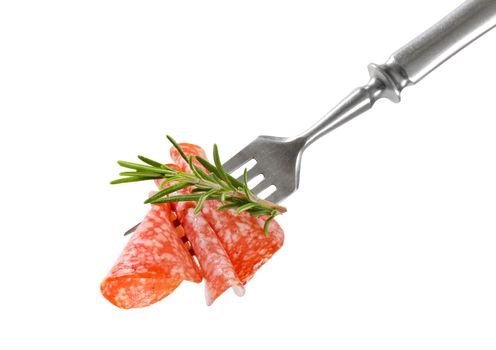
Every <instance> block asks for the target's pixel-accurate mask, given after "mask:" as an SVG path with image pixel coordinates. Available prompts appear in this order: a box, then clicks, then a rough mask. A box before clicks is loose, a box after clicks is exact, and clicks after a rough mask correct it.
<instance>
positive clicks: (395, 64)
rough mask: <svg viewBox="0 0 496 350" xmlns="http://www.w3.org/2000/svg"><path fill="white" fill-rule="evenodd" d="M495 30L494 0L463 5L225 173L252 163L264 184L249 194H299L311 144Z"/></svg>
mask: <svg viewBox="0 0 496 350" xmlns="http://www.w3.org/2000/svg"><path fill="white" fill-rule="evenodd" d="M495 26H496V0H467V1H465V2H464V3H463V4H462V5H460V6H459V7H458V8H456V9H455V10H454V11H453V12H451V13H450V14H448V15H447V16H446V17H444V18H443V19H442V20H440V21H439V22H438V23H436V24H435V25H433V26H432V27H431V28H429V29H428V30H427V31H425V32H424V33H422V34H420V35H419V36H418V37H416V38H415V39H413V40H412V41H410V42H409V43H408V44H406V45H405V46H403V47H402V48H400V49H399V50H398V51H396V52H395V53H393V54H392V55H391V56H390V58H389V59H388V60H387V61H386V63H385V64H382V65H376V64H370V65H369V66H368V70H369V75H370V80H369V82H368V84H366V85H364V86H362V87H359V88H357V89H355V90H354V91H353V92H352V93H351V94H349V95H348V96H347V97H346V98H345V99H344V100H342V101H341V102H340V103H339V104H338V105H337V106H336V107H334V108H333V109H332V110H331V111H330V112H328V113H327V114H326V115H325V116H324V117H323V118H322V119H321V120H319V121H318V122H317V123H316V124H315V125H313V126H312V127H311V128H310V129H308V130H307V131H305V132H304V133H302V134H300V135H298V136H296V137H274V136H259V137H257V138H256V139H255V140H254V141H252V142H251V143H250V144H248V145H247V146H246V147H245V148H243V149H242V150H241V151H239V152H238V153H237V154H236V155H235V156H233V157H232V158H231V159H229V160H228V161H227V162H226V163H225V164H224V168H225V170H226V171H227V172H230V173H231V172H233V171H236V170H237V169H238V168H240V167H241V166H243V165H245V164H246V163H248V162H249V161H251V160H253V159H254V160H255V162H256V163H255V164H254V166H253V167H252V168H251V169H249V170H248V180H252V179H253V178H255V177H256V176H259V175H260V174H261V175H263V180H262V181H261V182H259V183H258V184H257V185H256V186H255V187H253V189H252V191H253V192H254V193H255V194H257V195H258V194H260V193H261V192H262V191H264V190H266V189H267V188H269V187H270V186H275V190H274V191H273V192H272V193H271V194H270V195H269V196H268V197H267V198H266V199H267V200H268V201H271V202H274V203H278V202H281V201H282V200H284V199H285V198H287V197H288V196H289V195H291V194H292V193H293V192H294V191H296V190H297V189H298V185H299V179H300V164H301V157H302V154H303V151H304V150H305V149H306V148H307V147H308V146H309V145H310V144H312V143H313V142H315V141H316V140H317V139H319V138H320V137H322V136H324V135H325V134H327V133H329V132H330V131H332V130H334V129H336V128H337V127H339V126H341V125H343V124H344V123H346V122H348V121H350V120H351V119H353V118H355V117H356V116H358V115H360V114H362V113H364V112H366V111H367V110H369V109H370V108H372V106H373V105H374V103H375V102H376V101H377V100H379V99H381V98H387V99H389V100H391V101H393V102H396V103H398V102H400V94H401V91H402V90H403V89H404V88H405V87H407V86H410V85H414V84H416V83H417V82H419V81H420V80H421V79H422V78H424V77H425V76H426V75H427V74H429V73H430V72H432V71H433V70H434V69H435V68H437V67H438V66H440V65H441V64H442V63H444V62H445V61H446V60H447V59H449V58H450V57H451V56H453V55H454V54H456V53H457V52H458V51H460V50H461V49H463V48H464V47H465V46H467V45H468V44H470V43H471V42H473V41H474V40H476V39H477V38H479V37H480V36H482V35H483V34H485V33H486V32H488V31H489V30H491V29H492V28H494V27H495Z"/></svg>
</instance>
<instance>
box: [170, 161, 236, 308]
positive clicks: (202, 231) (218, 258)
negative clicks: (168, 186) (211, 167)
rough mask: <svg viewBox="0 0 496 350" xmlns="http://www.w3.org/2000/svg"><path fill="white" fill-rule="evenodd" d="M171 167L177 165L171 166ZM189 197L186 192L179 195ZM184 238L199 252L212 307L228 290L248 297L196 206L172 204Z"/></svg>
mask: <svg viewBox="0 0 496 350" xmlns="http://www.w3.org/2000/svg"><path fill="white" fill-rule="evenodd" d="M167 165H168V166H170V167H176V165H171V164H167ZM186 193H189V189H187V188H185V189H182V190H180V191H178V194H186ZM172 206H173V209H174V210H175V212H176V214H177V217H178V219H179V222H180V223H181V226H182V229H183V230H184V234H185V235H186V237H187V238H188V241H189V242H190V244H191V247H192V248H193V251H194V252H195V255H196V258H197V259H198V263H199V264H200V268H201V271H202V273H203V277H204V278H205V299H206V301H207V305H211V304H212V303H213V302H214V301H215V299H217V298H218V297H219V296H220V295H221V294H222V293H224V292H225V291H226V290H227V289H229V288H232V289H233V291H234V292H235V293H236V295H238V296H242V295H244V292H245V290H244V287H243V283H242V282H241V281H240V279H239V278H238V276H237V275H236V272H235V271H234V267H233V264H232V262H231V260H230V259H229V256H228V254H227V252H226V251H225V249H224V247H223V245H222V243H221V241H220V240H219V238H218V236H217V235H216V234H215V232H214V230H213V229H212V228H211V227H210V225H209V223H208V222H207V220H206V219H205V218H204V217H203V214H202V213H198V214H195V213H194V207H195V204H194V203H193V202H177V203H172Z"/></svg>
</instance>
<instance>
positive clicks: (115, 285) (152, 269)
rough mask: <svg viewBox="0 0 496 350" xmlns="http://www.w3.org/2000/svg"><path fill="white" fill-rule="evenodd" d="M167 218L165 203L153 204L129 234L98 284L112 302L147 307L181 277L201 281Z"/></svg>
mask: <svg viewBox="0 0 496 350" xmlns="http://www.w3.org/2000/svg"><path fill="white" fill-rule="evenodd" d="M170 217H171V211H170V206H169V205H168V204H165V205H162V204H161V205H152V208H151V209H150V211H149V212H148V214H147V215H146V217H145V219H144V220H143V222H142V223H141V224H140V226H139V227H138V228H137V229H136V232H135V233H134V234H133V235H132V236H131V238H130V240H129V242H128V244H127V245H126V247H125V248H124V250H123V252H122V254H121V255H120V257H119V258H118V259H117V261H116V263H115V265H114V266H113V268H112V269H111V271H110V272H109V274H108V275H107V277H106V278H105V279H104V280H103V282H102V284H101V286H100V288H101V292H102V294H103V295H104V296H105V298H107V299H108V300H109V301H110V302H111V303H112V304H114V305H116V306H118V307H120V308H124V309H129V308H136V307H143V306H147V305H150V304H153V303H155V302H157V301H159V300H161V299H163V298H164V297H166V296H167V295H169V294H170V293H172V292H173V291H174V289H176V288H177V287H178V286H179V284H180V283H181V282H182V281H183V280H189V281H192V282H200V281H201V280H202V276H201V273H200V271H199V269H198V267H197V266H196V264H195V262H194V260H193V259H192V257H191V255H190V254H189V252H188V250H187V249H186V247H185V246H184V244H183V242H182V241H181V238H180V237H179V234H178V233H177V232H176V230H175V228H174V226H173V225H172V223H171V219H170Z"/></svg>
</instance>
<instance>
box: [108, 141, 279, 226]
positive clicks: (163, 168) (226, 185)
mask: <svg viewBox="0 0 496 350" xmlns="http://www.w3.org/2000/svg"><path fill="white" fill-rule="evenodd" d="M167 138H168V139H169V141H170V142H171V143H172V145H173V146H174V147H175V148H176V149H177V151H178V152H179V154H180V155H181V157H182V158H183V159H184V160H185V161H186V162H187V163H188V164H189V167H190V169H191V172H184V171H180V170H176V169H174V168H171V167H169V166H167V165H164V164H162V163H159V162H157V161H154V160H152V159H150V158H147V157H144V156H138V158H139V159H140V160H141V161H142V162H143V164H138V163H132V162H124V161H118V162H117V163H118V164H119V165H120V166H122V167H123V168H126V169H131V170H134V171H125V172H122V173H120V174H119V175H120V176H122V177H121V178H119V179H117V180H114V181H112V182H111V184H120V183H128V182H136V181H146V180H156V179H159V180H163V181H162V184H161V188H162V190H160V191H159V192H157V193H156V194H154V195H153V196H151V197H150V198H148V199H147V200H145V203H152V204H157V203H168V202H181V201H196V202H197V204H196V207H195V211H194V212H195V214H197V213H199V212H200V211H201V208H202V207H203V205H204V204H205V201H207V200H219V201H221V202H222V204H223V205H222V206H220V207H219V209H218V210H227V209H235V213H236V214H237V215H238V214H240V213H241V212H243V211H246V212H248V213H249V214H250V215H252V216H267V217H268V218H267V219H266V221H265V225H264V232H265V234H266V235H267V234H268V232H269V224H270V222H271V221H272V220H273V219H274V218H275V217H276V216H277V215H280V214H282V213H285V212H286V208H284V207H282V206H280V205H278V204H276V203H272V202H269V201H266V200H264V199H261V198H259V197H257V196H256V195H255V194H254V193H253V192H252V191H251V190H250V188H249V187H248V181H247V171H246V169H245V171H244V176H243V181H239V180H237V179H235V178H234V177H232V176H231V175H229V174H228V173H227V172H226V171H225V169H224V167H223V166H222V163H221V161H220V156H219V150H218V147H217V145H214V150H213V159H214V164H212V163H210V162H209V161H208V160H206V159H204V158H202V157H199V156H195V157H192V156H187V155H186V154H185V153H184V151H183V150H182V149H181V146H179V144H178V143H177V142H176V141H175V140H174V139H173V138H172V137H170V136H167ZM195 160H196V161H197V162H198V163H199V164H201V165H202V166H203V168H204V169H205V170H206V171H204V170H203V169H202V168H201V167H199V166H198V165H197V164H196V163H195ZM166 185H168V186H166ZM186 187H189V188H190V189H191V191H190V192H191V193H190V194H175V193H176V192H177V191H179V190H181V189H184V188H186Z"/></svg>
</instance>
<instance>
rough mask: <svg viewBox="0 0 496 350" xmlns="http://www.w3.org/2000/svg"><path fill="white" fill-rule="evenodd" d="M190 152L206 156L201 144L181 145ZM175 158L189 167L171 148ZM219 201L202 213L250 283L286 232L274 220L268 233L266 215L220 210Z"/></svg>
mask: <svg viewBox="0 0 496 350" xmlns="http://www.w3.org/2000/svg"><path fill="white" fill-rule="evenodd" d="M180 146H181V148H182V149H183V151H184V153H185V154H187V155H193V156H201V157H203V158H206V155H205V152H204V151H203V149H202V148H201V147H199V146H196V145H193V144H188V143H182V144H180ZM171 157H172V159H173V161H174V162H175V163H176V164H177V165H178V166H179V167H180V168H181V169H182V170H183V171H187V170H188V169H189V167H188V164H187V163H186V162H185V161H184V160H183V159H182V158H181V156H180V155H179V152H177V150H176V149H175V148H172V149H171ZM220 205H221V204H220V202H219V201H206V202H205V204H204V206H203V210H202V214H203V217H204V218H205V219H206V221H207V222H208V223H209V224H210V226H211V228H213V230H214V231H215V233H216V234H217V236H218V238H219V239H220V241H221V243H222V245H223V247H224V249H225V250H226V252H227V254H228V256H229V258H230V260H231V262H232V264H233V266H234V270H235V272H236V275H237V276H238V278H239V279H240V280H241V281H242V283H243V284H246V283H247V282H248V281H249V280H250V279H251V278H252V277H253V275H254V274H255V272H256V271H257V270H258V269H259V268H260V267H261V266H262V265H263V264H264V263H265V262H267V261H268V260H269V259H270V258H271V257H272V256H273V255H274V254H275V253H276V252H277V251H278V250H279V248H281V246H282V244H283V242H284V233H283V231H282V229H281V227H280V226H279V224H278V223H277V222H276V221H275V220H272V222H271V223H270V225H269V234H268V235H267V236H265V234H264V229H263V226H264V223H265V219H266V218H264V217H253V216H250V215H249V214H248V213H241V214H240V215H236V214H235V212H234V210H226V211H218V210H217V208H218V207H219V206H220Z"/></svg>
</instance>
